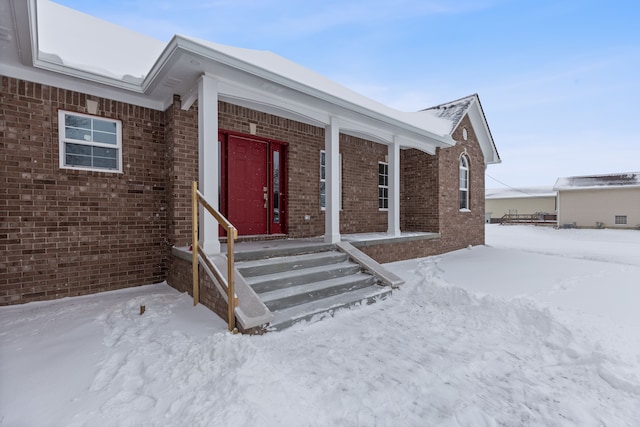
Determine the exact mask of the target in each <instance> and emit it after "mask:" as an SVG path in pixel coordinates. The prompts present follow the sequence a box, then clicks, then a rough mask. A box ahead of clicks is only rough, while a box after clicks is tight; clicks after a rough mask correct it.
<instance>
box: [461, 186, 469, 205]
mask: <svg viewBox="0 0 640 427" xmlns="http://www.w3.org/2000/svg"><path fill="white" fill-rule="evenodd" d="M460 209H469V206H468V203H467V192H466V191H463V190H460Z"/></svg>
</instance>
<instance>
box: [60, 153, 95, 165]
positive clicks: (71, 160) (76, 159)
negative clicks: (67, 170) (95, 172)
mask: <svg viewBox="0 0 640 427" xmlns="http://www.w3.org/2000/svg"><path fill="white" fill-rule="evenodd" d="M65 165H67V166H91V157H89V156H79V155H74V154H67V155H66V156H65Z"/></svg>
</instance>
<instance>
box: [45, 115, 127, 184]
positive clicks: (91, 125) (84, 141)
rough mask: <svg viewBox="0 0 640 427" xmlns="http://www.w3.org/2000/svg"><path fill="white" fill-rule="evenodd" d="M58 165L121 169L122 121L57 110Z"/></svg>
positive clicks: (80, 167)
mask: <svg viewBox="0 0 640 427" xmlns="http://www.w3.org/2000/svg"><path fill="white" fill-rule="evenodd" d="M58 129H59V131H58V132H59V142H60V167H61V168H67V169H86V170H96V171H106V172H122V123H121V122H120V121H119V120H112V119H107V118H104V117H97V116H90V115H87V114H80V113H72V112H69V111H62V110H60V111H59V112H58Z"/></svg>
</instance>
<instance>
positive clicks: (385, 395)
mask: <svg viewBox="0 0 640 427" xmlns="http://www.w3.org/2000/svg"><path fill="white" fill-rule="evenodd" d="M388 266H389V267H390V269H392V270H393V271H394V272H395V273H396V274H399V275H401V276H403V277H404V278H405V279H406V280H407V283H406V284H405V285H403V287H402V288H401V289H400V290H399V291H397V292H395V293H394V294H393V296H392V297H391V298H389V299H388V300H386V301H383V302H379V303H377V304H374V305H371V306H367V307H359V308H357V309H354V310H343V311H341V312H338V313H337V314H336V316H335V317H334V318H333V319H327V320H324V321H322V322H317V323H313V324H302V325H298V326H295V327H293V328H291V329H288V330H285V331H282V332H277V333H271V334H267V335H265V336H261V337H249V336H240V335H231V334H229V333H227V332H226V325H225V324H224V322H223V321H222V320H220V319H218V318H217V317H215V315H213V314H211V313H210V312H208V311H207V310H206V309H204V308H203V307H201V306H199V307H195V308H194V307H192V305H191V299H190V298H189V297H188V296H187V295H185V294H180V293H178V292H176V291H175V290H173V289H172V288H170V287H168V286H167V285H150V286H144V287H141V288H135V289H128V290H124V291H116V292H110V293H105V294H101V295H94V296H87V297H78V298H70V299H64V300H59V301H53V302H45V303H31V304H26V305H22V306H11V307H2V308H0V426H2V427H4V426H222V425H224V426H503V425H504V426H521V425H523V426H638V425H640V339H639V337H638V333H637V331H638V330H640V310H638V308H637V306H638V304H639V303H640V280H639V279H638V278H639V277H640V232H638V231H615V230H553V229H547V228H536V227H525V226H511V227H502V226H489V227H488V228H487V246H485V247H474V248H471V249H464V250H461V251H457V252H454V253H451V254H447V255H442V256H436V257H430V258H424V259H420V260H414V261H403V262H399V263H394V264H389V265H388ZM140 305H145V306H146V312H145V313H144V314H143V315H140V314H139V306H140Z"/></svg>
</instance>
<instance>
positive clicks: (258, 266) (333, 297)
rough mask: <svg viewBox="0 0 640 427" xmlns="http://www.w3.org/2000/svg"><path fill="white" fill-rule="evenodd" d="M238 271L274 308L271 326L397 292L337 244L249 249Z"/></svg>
mask: <svg viewBox="0 0 640 427" xmlns="http://www.w3.org/2000/svg"><path fill="white" fill-rule="evenodd" d="M283 251H285V252H283ZM270 255H273V256H270ZM236 271H237V272H238V273H239V274H241V275H242V277H243V278H244V280H245V281H246V283H247V284H248V285H249V286H250V287H251V288H252V289H253V291H254V292H255V293H256V294H257V295H258V297H259V298H260V300H261V301H262V302H263V303H264V304H265V305H266V306H267V308H268V309H269V310H270V311H271V312H272V313H273V315H274V317H273V320H272V322H271V323H270V325H269V329H270V330H280V329H284V328H286V327H288V326H291V325H292V324H294V323H296V322H299V321H303V320H311V319H319V318H322V317H324V316H330V315H332V314H333V312H334V311H335V310H336V309H338V308H346V307H350V306H353V305H356V304H361V303H366V304H370V303H372V302H374V301H375V300H377V299H381V298H385V297H387V296H388V295H389V294H390V293H391V287H390V286H382V285H381V281H380V280H379V279H378V278H377V277H376V276H374V275H373V274H371V273H369V272H367V271H365V270H364V269H363V268H362V267H361V265H360V264H358V263H356V262H353V261H351V260H350V256H349V255H348V254H346V253H343V252H339V251H338V250H337V249H336V247H335V246H334V245H321V246H314V247H312V248H310V247H301V248H296V249H292V248H287V249H281V250H273V251H272V252H270V253H265V252H264V251H260V252H259V253H255V254H247V253H243V254H242V255H241V257H240V260H239V261H238V262H237V263H236Z"/></svg>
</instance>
